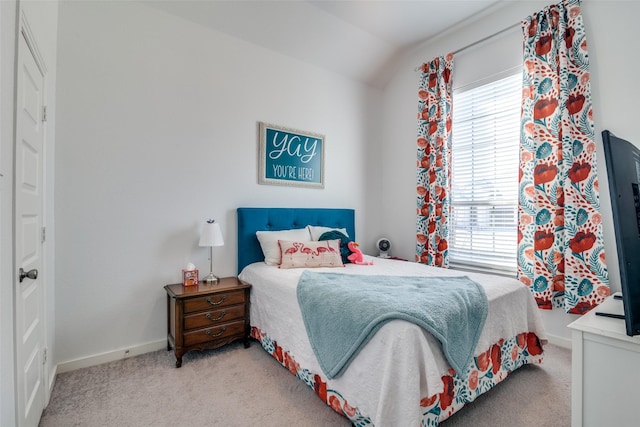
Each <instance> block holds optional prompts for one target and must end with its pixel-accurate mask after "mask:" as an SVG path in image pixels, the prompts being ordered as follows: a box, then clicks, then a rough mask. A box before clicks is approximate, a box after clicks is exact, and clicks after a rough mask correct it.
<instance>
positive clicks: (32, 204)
mask: <svg viewBox="0 0 640 427" xmlns="http://www.w3.org/2000/svg"><path fill="white" fill-rule="evenodd" d="M30 46H31V47H33V45H32V44H30V43H28V42H27V38H26V36H25V34H24V33H22V34H20V39H19V45H18V73H17V88H18V89H17V99H16V151H15V156H16V159H15V197H16V201H15V210H16V211H15V233H16V234H15V254H16V264H17V265H16V283H15V286H16V291H15V297H16V303H15V328H16V335H15V336H16V371H17V373H16V401H17V405H18V414H17V421H18V425H19V426H21V427H32V426H33V427H35V426H37V425H38V423H39V421H40V416H41V415H42V410H43V409H44V403H45V376H44V362H45V357H46V353H45V351H44V343H45V339H44V338H45V328H44V321H45V311H44V310H45V308H44V281H43V280H42V278H41V277H42V260H43V254H42V248H43V246H42V233H43V230H42V217H43V212H42V211H43V196H44V195H43V178H42V176H43V170H44V168H43V160H44V158H43V154H44V151H43V149H44V147H43V145H44V144H43V141H44V130H43V120H42V119H43V108H44V107H43V103H44V74H43V72H42V70H41V68H40V67H39V66H38V63H37V61H36V59H35V56H34V54H33V52H32V49H30ZM36 52H37V50H36ZM25 274H26V275H27V276H26V277H25Z"/></svg>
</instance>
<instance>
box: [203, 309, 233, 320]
mask: <svg viewBox="0 0 640 427" xmlns="http://www.w3.org/2000/svg"><path fill="white" fill-rule="evenodd" d="M226 314H227V312H226V311H223V312H222V313H221V314H220V316H218V317H211V313H207V315H206V316H204V317H206V318H207V319H209V320H211V321H212V322H215V321H216V320H220V319H222V318H223V317H224V316H226Z"/></svg>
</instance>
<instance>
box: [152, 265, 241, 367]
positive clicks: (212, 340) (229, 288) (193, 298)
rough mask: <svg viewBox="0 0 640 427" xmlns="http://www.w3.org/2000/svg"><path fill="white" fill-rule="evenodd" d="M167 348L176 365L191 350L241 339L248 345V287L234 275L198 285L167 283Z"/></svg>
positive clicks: (177, 365) (217, 345)
mask: <svg viewBox="0 0 640 427" xmlns="http://www.w3.org/2000/svg"><path fill="white" fill-rule="evenodd" d="M164 288H165V290H166V291H167V350H171V348H173V351H174V352H175V355H176V368H179V367H180V366H182V356H183V355H184V354H185V353H186V352H188V351H191V350H205V349H210V348H217V347H221V346H223V345H225V344H229V343H230V342H232V341H235V340H239V339H242V340H244V346H245V348H247V347H249V334H250V332H251V329H250V325H249V290H250V289H251V285H249V284H248V283H245V282H243V281H242V280H240V279H237V278H235V277H224V278H222V279H220V280H219V281H218V282H216V283H203V282H201V283H200V284H199V285H197V286H182V284H181V283H177V284H175V285H167V286H165V287H164Z"/></svg>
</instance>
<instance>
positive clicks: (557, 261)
mask: <svg viewBox="0 0 640 427" xmlns="http://www.w3.org/2000/svg"><path fill="white" fill-rule="evenodd" d="M522 29H523V37H524V72H523V100H522V129H521V146H520V181H519V210H518V215H519V218H518V278H519V279H520V281H522V282H523V283H524V284H526V285H527V286H529V287H530V289H531V291H532V293H533V295H534V297H535V298H536V301H537V303H538V306H539V307H540V308H545V309H551V308H552V307H553V306H555V307H561V308H563V309H564V310H565V311H567V312H569V313H577V314H581V313H584V312H586V311H588V310H589V309H591V308H592V307H594V306H595V305H597V304H599V303H600V302H602V301H603V300H604V298H605V297H606V296H608V295H609V283H608V282H609V280H608V273H607V267H606V262H605V254H604V244H603V239H602V224H601V222H602V217H601V215H600V203H599V194H598V193H599V191H598V177H597V171H596V144H595V134H594V125H593V114H592V110H591V87H590V77H589V60H588V58H589V56H588V53H587V39H586V35H585V29H584V25H583V21H582V15H581V12H580V2H579V1H578V0H563V1H562V2H561V3H559V4H557V5H551V6H548V7H546V8H545V9H544V10H542V11H540V12H539V13H537V14H535V15H532V16H530V17H528V18H527V19H526V20H525V21H523V23H522Z"/></svg>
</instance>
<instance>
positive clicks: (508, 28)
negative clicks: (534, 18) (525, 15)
mask: <svg viewBox="0 0 640 427" xmlns="http://www.w3.org/2000/svg"><path fill="white" fill-rule="evenodd" d="M519 25H521V22H516V23H515V24H511V25H509V26H508V27H507V28H503V29H502V30H500V31H497V32H495V33H493V34H491V35H489V36H487V37H484V38H482V39H480V40H476V41H474V42H473V43H469V44H468V45H466V46H464V47H461V48H459V49H456V50H454V51H453V52H452V53H453V54H454V55H457V54H458V53H460V52H463V51H465V50H467V49H469V48H472V47H474V46H476V45H479V44H480V43H484V42H486V41H487V40H490V39H492V38H494V37H497V36H499V35H500V34H502V33H505V32H507V31H509V30H511V29H513V28H516V27H517V26H519ZM420 70H422V64H421V65H419V66H417V67H416V68H414V69H413V71H420Z"/></svg>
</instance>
